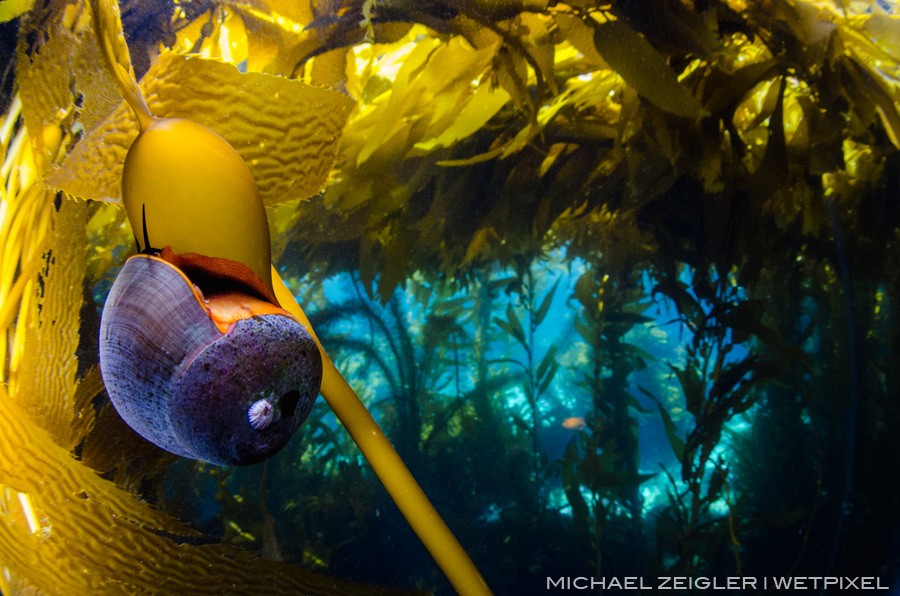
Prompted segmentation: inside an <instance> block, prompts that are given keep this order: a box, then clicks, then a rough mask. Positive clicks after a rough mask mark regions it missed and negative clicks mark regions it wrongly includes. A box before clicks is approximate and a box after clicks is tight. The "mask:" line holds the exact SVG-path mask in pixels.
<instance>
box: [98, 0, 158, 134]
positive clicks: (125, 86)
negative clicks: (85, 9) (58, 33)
mask: <svg viewBox="0 0 900 596" xmlns="http://www.w3.org/2000/svg"><path fill="white" fill-rule="evenodd" d="M91 13H92V14H91V17H92V18H93V21H94V30H95V31H97V32H98V34H97V43H98V44H100V52H101V53H102V54H103V59H104V60H105V61H106V66H107V67H108V68H109V70H110V72H111V73H112V75H113V79H114V80H115V82H116V85H117V86H118V87H119V91H120V92H121V93H122V97H124V98H125V102H126V103H127V104H128V105H129V106H130V107H131V110H132V111H133V112H134V115H135V117H136V118H137V121H138V126H140V128H141V130H146V129H147V127H148V126H149V125H150V123H151V122H152V121H153V114H151V113H150V108H148V107H147V101H146V100H145V99H144V94H143V93H141V88H140V87H139V86H138V83H137V80H136V79H135V78H134V70H133V69H132V67H131V55H130V54H129V53H128V45H127V44H126V43H125V35H124V34H123V33H122V24H121V23H122V21H121V17H120V16H119V4H118V2H103V1H101V0H91ZM101 31H102V32H103V34H101V33H99V32H101Z"/></svg>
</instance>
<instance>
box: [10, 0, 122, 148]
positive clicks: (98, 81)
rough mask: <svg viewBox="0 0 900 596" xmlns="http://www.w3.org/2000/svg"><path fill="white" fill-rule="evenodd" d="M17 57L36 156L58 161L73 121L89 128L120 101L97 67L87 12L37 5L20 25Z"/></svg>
mask: <svg viewBox="0 0 900 596" xmlns="http://www.w3.org/2000/svg"><path fill="white" fill-rule="evenodd" d="M17 52H18V59H17V63H16V79H17V81H18V85H19V96H20V97H21V98H22V103H23V109H22V111H23V114H24V116H25V122H26V124H27V125H28V128H29V130H30V131H32V133H31V136H32V139H33V141H34V142H35V143H36V144H37V146H38V148H39V153H40V154H41V155H42V156H43V157H44V158H45V159H47V160H48V161H56V160H57V155H56V151H57V149H58V148H59V141H60V139H61V135H62V133H63V131H65V132H71V129H72V127H73V126H74V125H75V122H76V120H78V122H79V123H80V126H81V127H82V128H85V129H90V128H91V127H93V126H94V125H95V124H96V123H97V122H99V121H100V120H102V119H103V118H105V117H106V116H107V115H108V114H109V113H110V112H112V110H113V109H114V108H115V106H116V105H117V104H118V102H119V101H120V99H119V94H118V91H117V90H116V87H115V84H114V83H113V81H112V78H111V77H110V75H109V73H108V72H107V70H106V69H104V68H98V64H100V63H101V60H102V58H101V56H100V50H99V48H98V46H97V42H96V41H95V39H94V32H93V27H92V26H91V19H90V11H88V10H84V9H83V7H80V5H77V4H67V3H66V2H63V1H61V0H54V1H52V2H47V3H42V4H40V5H39V6H38V7H36V8H35V10H34V11H33V12H32V13H31V14H30V15H29V16H28V17H27V18H26V19H24V22H23V23H22V25H21V30H20V32H19V45H18V50H17ZM41 131H44V134H40V133H41ZM44 135H46V136H47V138H44ZM45 146H46V147H47V148H48V149H47V151H45V150H44V149H43V147H45ZM48 151H49V152H50V153H52V155H51V154H50V153H48ZM60 157H61V156H60Z"/></svg>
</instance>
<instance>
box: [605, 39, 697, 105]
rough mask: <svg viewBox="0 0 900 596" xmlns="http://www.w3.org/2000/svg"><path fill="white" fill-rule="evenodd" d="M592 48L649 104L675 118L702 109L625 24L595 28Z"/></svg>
mask: <svg viewBox="0 0 900 596" xmlns="http://www.w3.org/2000/svg"><path fill="white" fill-rule="evenodd" d="M594 45H595V46H596V47H597V51H598V52H599V53H600V55H601V56H603V59H604V60H606V63H607V64H609V66H610V67H611V68H612V69H613V70H615V71H616V72H617V73H619V74H620V75H621V76H622V78H623V79H625V82H626V83H628V84H629V85H631V86H632V87H634V89H635V90H636V91H637V92H638V93H639V94H640V95H641V96H642V97H644V98H646V99H647V100H648V101H650V103H652V104H654V105H656V106H657V107H658V108H660V109H662V110H665V111H667V112H671V113H672V114H676V115H678V116H687V117H692V116H697V115H700V114H701V111H702V108H701V106H700V103H699V102H698V101H697V99H696V98H695V97H694V96H693V95H691V94H690V92H688V90H687V89H686V88H685V87H683V86H682V85H681V84H680V83H679V82H678V78H677V77H676V76H675V73H674V72H673V71H672V69H671V68H670V67H669V65H668V63H667V62H666V60H665V58H663V56H662V54H660V53H659V52H657V51H656V50H655V49H654V48H653V46H652V45H650V42H648V41H647V40H646V39H644V38H643V37H641V36H640V35H638V34H637V33H636V32H635V31H634V30H632V29H631V28H629V27H628V26H627V25H625V24H623V23H620V22H618V21H608V22H606V23H600V24H598V25H596V30H595V31H594Z"/></svg>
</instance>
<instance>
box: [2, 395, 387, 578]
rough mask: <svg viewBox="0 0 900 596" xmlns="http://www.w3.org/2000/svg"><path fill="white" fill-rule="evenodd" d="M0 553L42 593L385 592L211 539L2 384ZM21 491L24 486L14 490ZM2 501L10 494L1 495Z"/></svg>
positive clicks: (17, 574)
mask: <svg viewBox="0 0 900 596" xmlns="http://www.w3.org/2000/svg"><path fill="white" fill-rule="evenodd" d="M0 488H3V489H5V491H6V494H7V495H10V494H14V495H15V499H16V502H17V504H18V507H8V508H6V509H5V512H4V513H0V560H2V564H3V565H4V566H5V568H6V569H7V570H8V571H9V573H10V575H11V578H12V579H11V580H10V584H11V585H15V586H17V587H18V588H20V589H25V587H27V589H29V590H38V591H39V592H41V593H48V594H97V593H123V594H137V593H156V592H159V591H164V592H166V593H179V592H180V593H187V594H225V593H241V594H290V593H295V594H296V593H314V594H363V593H384V592H383V591H379V590H374V589H372V588H368V587H366V586H361V585H355V584H347V583H344V582H339V581H336V580H333V579H331V578H327V577H324V576H321V575H318V574H313V573H310V572H307V571H303V570H301V569H299V568H297V567H294V566H291V565H287V564H284V563H277V562H274V561H268V560H265V559H261V558H259V557H258V556H256V555H253V554H251V553H249V552H246V551H243V550H240V549H238V548H234V547H229V546H225V545H220V544H208V543H205V542H206V541H205V540H204V539H203V537H202V536H201V535H199V534H198V533H197V532H195V531H193V530H191V529H190V528H187V527H185V526H184V525H182V524H181V523H179V522H178V521H176V520H174V519H172V518H170V517H168V516H166V515H164V514H162V513H159V512H157V511H154V510H153V509H151V508H150V507H149V506H148V505H146V504H144V503H141V502H140V501H138V500H137V499H135V498H134V497H133V496H132V495H131V494H129V493H126V492H124V491H122V490H121V489H119V488H117V487H116V486H115V485H114V484H113V483H111V482H109V481H107V480H103V479H101V478H100V477H99V476H97V475H96V474H95V473H94V472H93V471H92V470H90V469H88V468H86V467H84V466H82V465H81V464H80V463H79V462H77V461H76V460H75V459H73V458H72V456H71V455H70V454H69V453H68V452H67V451H66V450H64V449H62V448H61V447H59V446H57V445H56V444H55V443H54V442H53V440H52V439H51V438H50V437H49V436H48V435H47V433H46V432H45V431H44V430H43V429H42V428H40V427H39V426H37V425H36V424H35V423H34V422H33V421H32V420H31V419H30V418H29V416H28V415H27V414H26V413H25V412H24V411H22V410H21V409H19V408H18V407H17V406H15V405H14V403H13V402H12V401H11V400H10V399H9V396H8V395H6V392H5V391H3V390H2V389H0ZM19 495H25V496H26V498H21V497H19ZM7 500H9V497H7Z"/></svg>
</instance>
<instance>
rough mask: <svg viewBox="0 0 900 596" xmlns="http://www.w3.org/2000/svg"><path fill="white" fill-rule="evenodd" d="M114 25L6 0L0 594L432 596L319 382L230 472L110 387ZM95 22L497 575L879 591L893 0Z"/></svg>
mask: <svg viewBox="0 0 900 596" xmlns="http://www.w3.org/2000/svg"><path fill="white" fill-rule="evenodd" d="M100 4H106V5H109V4H110V2H106V1H105V2H91V3H89V2H87V1H85V0H21V1H20V0H5V1H4V2H3V3H0V20H2V25H0V43H2V47H0V56H2V59H0V85H2V90H0V112H2V118H0V161H2V170H0V175H2V182H3V184H2V187H0V201H2V202H0V251H2V261H0V329H2V332H3V341H2V342H0V370H2V373H3V383H2V385H0V566H2V571H3V573H0V590H2V593H4V594H21V593H29V594H31V593H46V594H64V593H67V594H75V593H78V594H82V593H83V594H87V593H146V592H163V593H177V592H182V593H201V592H202V591H203V590H206V591H207V592H204V593H253V594H262V593H302V592H305V593H335V592H338V593H366V592H372V593H389V592H390V591H403V592H410V591H433V592H435V593H438V594H443V593H451V591H452V589H451V586H450V584H449V583H448V582H447V579H445V577H444V575H443V574H442V573H441V570H440V569H439V568H438V566H437V565H435V563H434V562H433V561H432V558H431V557H430V556H429V554H428V552H427V551H426V550H425V549H424V548H423V547H422V544H421V543H420V542H419V540H418V539H417V538H416V535H415V534H414V533H413V531H412V530H411V529H410V526H409V525H408V524H407V522H406V520H405V519H404V517H403V516H402V515H401V514H400V512H399V511H398V509H397V507H396V506H395V504H394V502H393V501H392V499H391V496H389V495H388V493H387V492H386V491H385V489H384V488H383V487H382V485H381V483H380V482H379V479H378V478H377V477H376V476H375V475H374V474H373V472H372V469H371V468H370V466H369V464H368V463H367V461H366V460H365V459H364V458H363V456H362V454H361V453H360V450H359V448H358V447H357V445H356V444H355V443H354V441H353V439H351V437H350V435H349V434H348V433H347V432H346V430H345V429H344V427H343V425H342V424H341V423H340V422H339V421H338V420H337V419H336V418H335V416H334V414H333V413H332V411H331V409H330V408H329V406H328V405H327V404H326V403H325V402H324V401H323V400H322V399H321V398H320V399H319V400H318V401H316V403H315V405H314V406H313V408H312V411H311V413H310V415H309V418H308V419H307V420H306V422H305V423H304V424H303V426H301V427H300V429H299V430H298V431H297V432H296V434H295V435H294V437H293V439H291V441H290V442H289V443H288V444H287V446H286V447H285V448H284V449H283V450H282V451H280V452H279V453H278V454H277V455H275V456H274V457H272V458H271V459H269V460H267V461H266V462H264V463H259V464H255V465H251V466H239V467H227V466H217V465H213V464H210V463H204V462H202V461H195V460H191V459H187V458H179V457H177V456H175V455H172V454H170V453H167V452H166V451H164V450H163V449H160V448H159V447H157V446H155V445H153V444H151V443H150V442H148V441H146V440H144V439H143V438H141V437H140V436H139V435H138V434H137V433H135V431H133V430H132V429H131V428H130V427H129V426H128V425H126V424H125V423H124V422H123V421H122V419H121V418H120V417H119V415H118V414H117V412H116V410H115V409H114V408H113V406H112V404H111V403H110V398H109V397H108V395H107V391H106V390H105V389H104V384H103V382H102V380H101V377H100V368H99V360H98V355H97V354H98V339H97V338H98V329H99V325H100V317H101V312H102V310H103V307H104V302H105V301H106V297H107V293H108V292H109V291H110V286H111V284H112V283H113V280H114V279H115V277H116V275H117V273H118V272H119V269H120V267H121V265H122V263H123V261H124V260H125V258H126V257H128V256H129V255H131V254H133V253H134V252H135V239H138V240H140V234H141V232H140V231H139V230H132V228H131V227H130V226H129V225H128V222H127V220H126V219H125V217H126V216H125V210H124V209H122V208H121V206H120V203H121V195H122V190H121V187H120V179H121V176H122V163H123V161H124V159H125V154H126V151H127V150H128V147H129V145H130V144H131V142H132V140H133V139H134V138H135V135H136V134H137V130H138V128H137V124H136V123H135V122H134V117H133V115H132V113H131V112H130V111H129V109H128V107H127V106H126V105H125V104H124V103H123V101H122V96H121V95H120V94H119V92H118V90H117V88H116V86H115V82H114V80H113V78H112V76H111V75H110V73H109V72H108V70H107V69H106V68H105V67H104V66H103V61H102V60H101V49H100V46H99V45H98V42H97V40H98V33H97V31H95V25H94V22H93V21H92V17H91V12H92V10H93V9H92V6H97V5H100ZM112 4H113V5H114V2H113V3H112ZM113 7H114V6H113ZM118 9H119V14H120V18H121V23H122V27H123V29H124V34H125V40H126V41H127V49H128V52H127V53H128V54H130V60H131V65H132V67H133V75H134V76H135V78H136V79H137V80H138V81H139V84H140V88H141V90H142V91H143V94H144V95H145V96H146V98H147V104H148V105H149V106H150V108H151V109H152V110H153V113H154V114H157V115H160V116H180V117H186V118H190V119H193V120H196V121H197V122H199V123H201V124H203V125H204V126H207V127H209V128H210V129H212V130H214V131H215V132H217V133H218V134H220V135H221V136H222V137H224V138H225V139H227V140H228V142H229V143H231V144H232V145H233V146H234V148H235V149H236V150H237V151H238V153H239V154H240V156H241V158H243V160H244V161H245V162H246V163H247V165H248V167H249V168H250V171H251V172H252V174H253V176H254V178H255V180H256V183H257V185H258V187H259V191H260V195H261V197H262V201H263V202H264V204H265V206H266V210H267V215H268V222H269V226H270V229H271V242H272V258H273V262H274V264H275V268H276V270H277V271H278V273H279V274H280V276H281V277H282V278H283V279H284V281H285V283H286V285H287V287H288V288H289V289H290V291H291V293H293V294H294V296H295V297H296V299H297V301H298V302H299V303H300V304H301V305H302V306H303V308H304V309H305V311H306V313H307V314H308V316H309V319H310V322H311V324H312V326H313V327H314V328H315V330H316V332H317V334H318V337H319V339H320V340H321V344H322V345H323V346H324V347H325V349H326V350H327V351H328V353H329V354H330V356H331V358H332V359H333V361H334V363H335V365H336V367H337V369H339V370H340V372H341V373H342V374H343V375H344V377H346V379H347V380H348V381H349V383H350V385H351V386H352V387H353V389H354V390H355V391H356V393H357V394H358V395H359V397H360V398H361V400H362V401H363V403H364V404H365V405H366V407H367V408H368V409H369V411H370V412H371V413H372V415H373V417H374V418H375V419H376V420H377V421H378V423H379V424H380V425H381V427H382V429H383V430H384V433H385V434H386V436H387V437H388V438H389V439H390V441H391V443H392V444H393V445H394V447H395V448H396V450H397V452H398V453H399V455H400V456H401V458H402V459H403V461H404V462H405V463H406V465H407V467H408V468H409V469H410V471H411V472H412V475H413V476H414V477H415V478H416V480H418V482H419V483H420V484H421V486H422V489H423V490H424V492H425V493H426V494H427V495H428V497H429V498H430V499H431V501H432V502H433V504H434V506H435V508H436V509H437V510H438V512H440V514H441V516H442V517H443V518H444V520H445V521H446V522H447V525H448V526H449V527H450V528H451V529H452V531H453V533H454V534H455V535H456V537H457V538H458V539H459V542H460V543H461V544H462V546H463V547H464V548H465V550H466V551H467V552H468V554H469V555H470V556H471V558H472V560H473V561H474V562H475V564H476V565H477V567H478V569H479V570H480V571H481V573H482V574H483V576H484V579H485V581H486V582H487V584H488V586H490V588H491V589H492V590H493V591H494V592H495V593H498V594H527V593H537V592H543V591H545V590H546V589H547V588H548V583H547V581H548V578H562V577H575V576H582V577H588V578H595V579H600V578H607V579H610V578H624V577H644V578H652V580H653V581H654V582H655V578H657V577H659V576H667V577H668V576H678V577H684V578H703V577H706V578H714V577H718V578H728V577H745V578H762V577H766V576H769V577H773V576H777V577H789V576H792V577H800V576H826V577H858V576H865V577H872V578H878V581H880V582H881V584H880V585H881V586H889V587H891V588H894V589H900V459H898V457H897V454H898V453H900V432H897V429H895V428H894V426H895V425H896V424H898V423H900V366H898V364H900V309H898V301H900V275H898V273H900V13H898V12H897V11H898V5H897V4H896V3H895V2H893V1H889V0H876V1H872V2H869V1H866V2H862V1H859V0H786V1H772V0H653V1H644V2H640V1H636V0H610V1H608V2H588V1H581V0H569V1H568V2H557V1H555V0H428V1H425V2H414V1H412V0H310V1H309V2H306V1H294V0H121V1H120V3H119V7H118ZM144 234H146V228H145V230H144ZM192 582H196V583H192ZM198 586H199V587H198ZM557 587H559V586H557ZM595 591H597V590H595ZM685 591H688V592H689V591H691V590H685Z"/></svg>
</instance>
